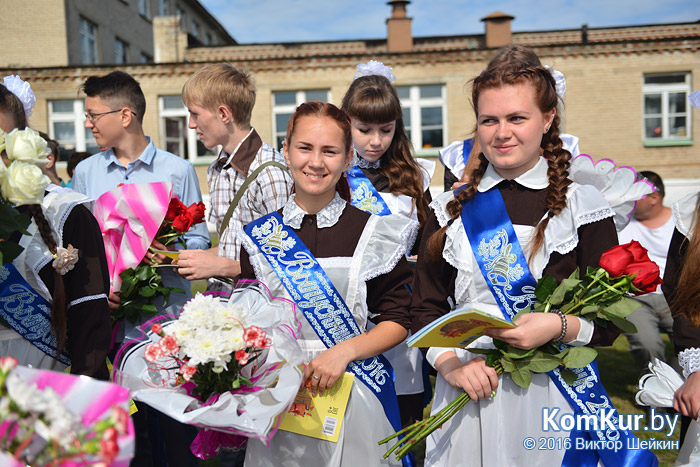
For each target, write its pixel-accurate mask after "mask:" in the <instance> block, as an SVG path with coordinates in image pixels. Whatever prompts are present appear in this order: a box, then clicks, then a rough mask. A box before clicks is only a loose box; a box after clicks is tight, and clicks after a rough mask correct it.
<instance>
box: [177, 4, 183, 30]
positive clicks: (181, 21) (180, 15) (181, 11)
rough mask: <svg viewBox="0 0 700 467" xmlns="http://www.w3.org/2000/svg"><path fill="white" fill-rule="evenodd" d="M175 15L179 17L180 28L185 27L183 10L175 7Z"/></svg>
mask: <svg viewBox="0 0 700 467" xmlns="http://www.w3.org/2000/svg"><path fill="white" fill-rule="evenodd" d="M176 13H177V17H178V18H180V28H182V29H183V30H184V29H185V12H184V11H183V10H182V8H180V7H177V10H176Z"/></svg>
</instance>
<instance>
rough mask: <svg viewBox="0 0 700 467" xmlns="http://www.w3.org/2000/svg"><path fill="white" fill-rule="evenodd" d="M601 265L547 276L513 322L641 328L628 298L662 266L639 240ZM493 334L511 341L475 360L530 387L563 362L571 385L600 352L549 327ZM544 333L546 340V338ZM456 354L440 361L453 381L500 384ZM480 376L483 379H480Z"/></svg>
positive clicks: (399, 447) (410, 434) (429, 424)
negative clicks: (573, 321) (560, 337)
mask: <svg viewBox="0 0 700 467" xmlns="http://www.w3.org/2000/svg"><path fill="white" fill-rule="evenodd" d="M599 265H600V267H598V268H595V269H594V268H590V267H589V268H588V271H586V273H585V275H584V276H583V277H579V271H578V270H576V271H574V273H573V274H572V275H571V276H570V277H568V278H567V279H564V280H562V281H561V283H557V280H556V279H554V277H552V276H544V277H542V278H541V279H540V280H539V281H538V283H537V287H536V289H535V296H536V298H537V301H536V303H535V305H534V307H533V309H532V311H530V310H527V311H523V312H521V313H519V314H518V315H517V316H516V317H515V319H514V321H515V322H518V323H519V324H520V321H522V320H525V323H522V324H523V327H525V326H528V327H531V326H533V325H534V324H533V323H534V322H535V321H544V320H543V319H536V318H539V317H536V316H533V315H531V314H530V313H532V314H534V313H552V320H558V321H559V322H560V323H561V320H562V319H566V318H565V316H567V315H570V316H575V317H580V318H583V319H586V320H588V321H593V322H595V323H596V324H597V325H600V326H604V327H605V326H607V325H608V323H612V324H613V325H615V326H617V327H618V328H620V329H621V330H623V331H625V332H636V328H635V327H634V325H633V324H632V323H630V322H629V321H627V320H626V317H627V316H629V315H630V314H632V312H634V311H635V310H636V309H637V308H638V306H639V304H638V303H636V302H635V301H633V300H631V299H630V298H628V295H629V294H635V295H641V294H644V293H648V292H651V291H654V290H655V289H656V288H657V287H658V285H660V284H661V283H662V280H661V278H660V273H659V268H658V265H656V264H655V263H654V262H653V261H651V260H650V259H649V256H648V254H647V252H646V250H645V249H644V248H643V247H642V246H641V245H640V244H639V242H636V241H632V242H631V243H629V244H626V245H619V246H616V247H613V248H611V249H610V250H608V251H607V252H605V253H604V254H603V255H602V256H601V258H600V263H599ZM555 310H558V312H557V314H561V315H562V318H560V317H559V316H556V315H554V312H555ZM542 318H544V317H542ZM567 321H569V320H567ZM546 326H548V325H546ZM550 327H551V326H550ZM562 327H563V324H562ZM559 329H560V330H561V329H562V328H559ZM531 331H532V330H531ZM489 334H490V335H492V336H494V337H496V336H499V335H503V336H508V340H509V342H510V344H509V343H506V342H504V341H502V340H498V339H494V340H493V345H494V348H492V349H476V348H470V349H468V350H469V351H471V352H474V353H478V354H483V355H484V360H482V359H480V358H479V359H476V360H477V362H478V364H480V365H482V366H483V365H484V363H485V365H488V366H489V367H491V368H492V369H493V370H495V373H496V374H497V375H501V374H502V373H504V372H506V373H509V374H510V376H511V378H512V379H513V382H514V383H515V384H517V385H518V386H520V387H522V388H527V387H529V385H530V382H531V381H532V373H547V372H549V371H552V370H554V369H555V368H559V367H563V368H561V371H560V374H561V377H562V378H563V379H564V380H565V381H566V383H567V384H569V385H571V384H573V382H574V381H575V380H576V373H574V372H573V371H572V369H577V368H583V367H585V366H587V365H588V364H590V363H591V362H592V361H593V360H594V359H595V358H596V355H597V352H596V350H595V349H593V348H590V347H585V346H581V347H568V346H566V345H562V344H561V343H560V342H555V341H551V340H550V339H551V338H552V336H551V335H550V334H552V333H551V332H550V333H547V332H545V333H544V337H542V335H540V336H538V335H537V334H542V333H538V332H527V333H525V332H521V331H520V330H518V328H515V329H507V330H506V329H504V330H490V331H489ZM525 334H527V336H526V335H525ZM571 334H573V332H572V333H571ZM543 338H546V339H547V341H546V342H544V343H541V342H540V341H541V340H542V339H543ZM514 344H515V345H514ZM538 344H539V345H538ZM454 359H455V360H456V362H452V364H453V365H452V366H455V368H451V367H450V366H449V365H450V362H445V361H443V362H440V361H439V360H438V362H437V363H438V365H446V368H443V367H440V370H441V371H440V372H441V374H443V375H445V374H448V377H450V378H452V376H450V375H449V373H452V370H454V371H455V372H456V374H455V376H454V378H452V379H453V381H448V382H449V383H450V384H453V385H455V386H461V387H464V388H465V389H466V388H468V387H471V388H472V391H470V392H471V393H472V395H476V396H478V397H484V396H486V395H487V394H489V392H490V391H489V389H490V388H491V387H496V386H497V382H494V381H491V379H492V378H491V376H492V375H490V374H489V375H488V378H489V381H490V387H486V386H484V384H483V383H485V380H484V378H479V375H487V370H486V369H485V368H480V371H479V369H475V370H474V371H472V369H471V368H470V369H469V370H465V369H463V367H466V366H467V365H464V364H462V363H461V362H460V361H459V359H458V358H456V357H454ZM472 361H474V360H472ZM469 364H470V366H471V365H477V364H471V361H470V362H469ZM443 370H444V371H443ZM465 379H466V381H465ZM480 380H481V381H482V383H481V384H480V383H478V381H480ZM491 394H492V395H493V393H491ZM469 400H470V395H469V394H467V393H466V392H465V393H464V394H462V395H460V396H459V397H457V399H455V400H454V401H452V402H451V403H450V404H448V405H447V406H446V407H444V408H443V409H442V410H440V411H439V412H438V413H436V414H434V415H432V416H431V417H428V418H427V419H424V420H421V421H418V422H416V423H415V424H413V425H411V426H409V427H407V428H405V429H403V430H401V431H399V432H398V433H395V434H394V435H392V436H390V437H389V438H386V439H384V440H382V441H380V442H379V444H384V443H387V442H389V441H390V440H392V439H394V438H396V437H398V436H400V435H403V436H404V437H403V438H402V439H401V440H400V441H399V442H398V443H397V444H396V445H395V446H393V447H392V449H391V450H389V451H388V452H387V453H386V454H385V458H386V457H388V456H389V455H391V453H392V452H394V451H395V455H396V458H397V459H401V458H402V457H403V456H405V455H406V454H407V453H408V452H409V451H410V450H411V449H412V447H413V446H415V444H416V443H418V442H419V441H421V440H423V439H424V438H426V437H427V436H428V435H430V433H432V432H433V431H435V430H436V429H438V428H440V426H442V424H443V423H444V422H445V421H447V420H449V418H451V417H452V416H453V415H454V414H456V413H457V412H458V411H459V410H460V409H461V408H462V407H463V406H464V405H465V404H466V403H467V402H468V401H469Z"/></svg>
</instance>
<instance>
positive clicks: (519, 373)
mask: <svg viewBox="0 0 700 467" xmlns="http://www.w3.org/2000/svg"><path fill="white" fill-rule="evenodd" d="M510 377H511V378H513V382H514V383H515V384H517V385H518V386H520V387H521V388H523V389H527V388H528V387H529V386H530V383H531V382H532V373H530V370H528V369H527V368H516V369H515V370H514V371H511V372H510Z"/></svg>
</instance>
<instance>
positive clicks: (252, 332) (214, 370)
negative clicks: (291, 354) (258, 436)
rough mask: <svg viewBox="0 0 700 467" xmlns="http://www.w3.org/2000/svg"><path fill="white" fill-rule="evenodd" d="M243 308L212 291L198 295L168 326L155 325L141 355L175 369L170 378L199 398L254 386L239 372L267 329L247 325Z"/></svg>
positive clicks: (263, 339) (261, 345) (264, 345)
mask: <svg viewBox="0 0 700 467" xmlns="http://www.w3.org/2000/svg"><path fill="white" fill-rule="evenodd" d="M247 315H248V310H247V309H246V308H245V307H243V306H242V305H238V304H228V303H227V302H225V301H222V300H220V299H219V297H217V296H214V295H203V294H197V296H195V297H194V298H193V299H192V300H190V301H189V302H187V304H186V305H185V306H184V307H183V309H182V313H181V314H180V316H179V318H178V319H177V320H176V321H173V322H172V324H171V325H170V326H167V329H163V326H162V325H161V324H154V325H153V326H152V327H151V331H153V332H154V333H155V334H157V335H158V336H160V340H159V341H158V342H153V343H151V344H148V345H147V346H146V349H145V356H146V360H148V361H149V362H151V363H152V364H154V365H155V368H154V369H158V370H162V369H165V370H176V371H177V375H176V376H175V382H176V383H177V384H184V385H185V386H186V387H187V388H188V389H191V394H192V395H194V396H195V397H198V398H199V399H200V400H201V401H202V402H207V401H208V400H209V398H210V397H212V396H214V395H218V394H221V393H224V392H227V391H231V390H236V389H239V388H241V387H248V388H250V387H253V382H252V381H251V380H250V378H248V377H247V376H245V375H244V374H243V373H242V370H243V368H244V367H246V366H247V365H250V364H253V363H254V362H255V361H256V359H257V357H258V356H259V355H260V354H261V353H262V351H263V350H264V349H265V348H267V347H269V346H270V344H271V341H270V339H269V338H268V337H267V333H266V332H265V331H263V330H262V329H260V328H259V327H257V326H255V325H251V326H246V325H245V323H246V319H247Z"/></svg>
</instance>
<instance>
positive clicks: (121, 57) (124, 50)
mask: <svg viewBox="0 0 700 467" xmlns="http://www.w3.org/2000/svg"><path fill="white" fill-rule="evenodd" d="M114 63H116V64H117V65H124V64H125V63H129V44H127V43H126V42H124V41H123V40H121V39H119V38H117V39H115V41H114Z"/></svg>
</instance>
